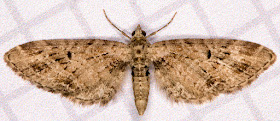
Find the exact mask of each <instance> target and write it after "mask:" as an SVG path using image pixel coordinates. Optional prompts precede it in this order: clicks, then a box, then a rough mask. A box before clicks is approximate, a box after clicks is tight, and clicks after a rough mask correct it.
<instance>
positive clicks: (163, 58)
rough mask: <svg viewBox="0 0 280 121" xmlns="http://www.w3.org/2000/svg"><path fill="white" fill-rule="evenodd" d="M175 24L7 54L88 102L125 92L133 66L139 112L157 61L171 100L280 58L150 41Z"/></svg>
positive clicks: (208, 92) (248, 46)
mask: <svg viewBox="0 0 280 121" xmlns="http://www.w3.org/2000/svg"><path fill="white" fill-rule="evenodd" d="M104 14H105V17H106V19H107V20H108V21H109V22H110V23H111V24H112V25H113V26H114V27H115V28H116V29H118V28H117V27H116V26H115V25H114V24H113V23H112V22H111V21H110V19H109V18H108V17H107V15H106V13H105V11H104ZM175 15H176V13H175V14H174V16H173V17H172V19H171V20H170V21H169V23H171V21H172V20H173V18H174V17H175ZM169 23H167V24H166V25H165V26H163V27H162V28H160V29H159V30H157V31H155V32H153V33H151V34H150V35H148V36H146V32H145V31H143V30H142V29H141V27H140V25H138V26H137V28H136V29H135V31H133V33H132V37H130V36H128V35H127V34H125V33H124V32H123V31H121V30H120V29H118V30H119V31H120V32H121V33H122V34H123V35H124V36H126V37H127V38H129V39H130V40H131V41H130V42H129V44H124V43H121V42H116V41H108V40H100V39H55V40H40V41H32V42H28V43H25V44H22V45H19V46H16V47H14V48H12V49H11V50H9V51H8V52H6V53H5V55H4V60H5V62H6V63H7V65H8V66H9V67H11V68H12V70H13V71H15V72H16V74H17V75H19V76H21V77H22V78H23V79H24V80H28V81H30V82H31V83H32V84H34V85H36V86H37V87H38V88H42V89H43V90H46V91H49V92H52V93H58V94H61V95H62V96H63V97H66V98H68V99H69V100H71V101H73V102H75V103H78V104H81V105H92V104H100V105H106V104H107V103H108V102H109V101H110V100H111V99H112V98H114V96H115V94H116V93H117V92H118V91H119V90H120V87H121V84H122V82H123V77H124V74H125V72H126V67H127V66H130V67H131V69H132V73H131V74H132V82H133V90H134V97H135V105H136V108H137V110H138V113H139V115H143V114H144V111H145V110H146V107H147V103H148V95H149V89H150V86H149V85H150V81H149V66H150V65H151V64H153V65H154V68H155V73H154V74H155V77H156V82H157V85H158V86H159V87H160V89H161V90H163V91H164V92H165V93H166V95H167V97H168V98H169V99H170V100H172V101H175V102H186V103H197V104H200V103H203V102H205V101H208V100H212V99H213V98H215V97H216V96H218V95H219V94H221V93H232V92H236V91H238V90H240V89H242V88H243V87H245V86H247V85H249V84H250V83H251V82H253V81H254V80H256V79H257V77H258V76H259V75H260V74H261V73H262V72H263V71H264V70H266V69H267V68H268V67H269V66H271V65H272V64H273V63H274V62H275V60H276V55H275V53H274V52H273V51H272V50H270V49H268V48H266V47H264V46H262V45H259V44H256V43H253V42H247V41H242V40H234V39H174V40H165V41H160V42H156V43H154V44H150V43H149V41H147V38H148V37H150V36H152V35H155V34H156V33H157V32H158V31H160V30H161V29H163V28H165V27H166V26H167V25H169Z"/></svg>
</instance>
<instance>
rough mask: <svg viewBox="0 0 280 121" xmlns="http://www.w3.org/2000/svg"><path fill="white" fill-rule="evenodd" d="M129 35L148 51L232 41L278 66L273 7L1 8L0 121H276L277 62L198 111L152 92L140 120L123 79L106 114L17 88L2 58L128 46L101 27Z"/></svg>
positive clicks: (34, 0) (168, 3)
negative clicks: (143, 39) (57, 42)
mask: <svg viewBox="0 0 280 121" xmlns="http://www.w3.org/2000/svg"><path fill="white" fill-rule="evenodd" d="M102 9H105V10H106V12H107V14H108V16H109V18H110V19H111V20H112V21H113V22H114V23H115V24H116V25H117V26H118V27H119V28H120V29H122V30H124V31H125V32H126V33H128V34H130V33H131V32H132V31H133V30H134V29H135V27H136V26H137V24H141V26H142V28H143V29H144V30H145V31H146V32H147V33H151V32H153V31H155V30H157V29H158V28H160V27H162V26H163V25H165V24H166V23H167V22H168V21H169V20H170V18H171V17H172V15H173V14H174V13H175V12H176V11H177V12H178V14H177V16H176V17H175V19H174V21H173V23H171V24H170V25H169V26H168V27H167V28H166V29H164V30H162V31H161V32H159V33H158V34H157V35H155V36H153V37H151V38H149V39H148V40H149V41H150V42H152V43H154V42H157V41H162V40H166V39H174V38H198V37H200V38H216V37H218V38H234V39H242V40H247V41H252V42H256V43H259V44H262V45H265V46H267V47H268V48H271V49H272V50H273V51H274V52H275V53H276V54H277V55H278V57H279V58H280V56H279V55H280V54H279V53H280V51H279V49H280V42H279V35H280V1H279V0H173V1H172V0H165V1H163V0H0V120H1V121H4V120H207V121H209V120H279V119H280V115H279V112H280V89H279V87H280V80H279V78H280V76H279V74H280V69H279V68H280V62H279V61H280V59H278V60H277V61H276V63H275V64H274V65H273V66H272V67H270V68H269V70H267V71H266V72H265V73H264V74H262V75H261V76H260V77H259V79H258V80H256V81H255V82H254V83H253V84H252V85H251V86H250V87H248V88H246V89H243V90H242V91H241V92H238V93H236V94H232V95H221V96H219V97H218V98H216V100H214V101H212V102H210V103H205V104H203V105H192V104H174V103H170V102H169V101H168V100H167V99H166V96H165V95H164V94H162V93H161V91H160V90H159V89H158V88H157V86H156V85H155V81H156V80H155V78H154V75H153V71H154V69H153V67H151V68H150V70H151V89H150V96H149V103H148V107H147V110H146V112H145V115H144V116H142V117H139V116H138V114H137V111H136V108H135V105H134V97H133V92H132V82H131V75H130V71H131V70H129V72H128V73H127V76H126V80H125V81H124V84H123V89H122V91H121V92H120V93H118V96H117V98H116V99H114V100H113V101H111V102H110V103H109V105H108V106H106V107H99V106H98V105H94V106H90V107H86V108H84V107H80V106H77V105H74V104H73V103H71V102H69V101H67V100H66V99H64V98H60V96H59V95H54V94H51V93H48V92H44V91H42V90H40V89H37V88H36V87H34V86H32V85H30V84H29V83H28V82H27V81H23V80H22V79H21V78H19V77H18V76H15V74H14V73H13V72H12V71H11V70H10V69H9V68H8V67H7V66H6V64H5V63H4V61H3V55H4V53H5V52H6V51H8V50H9V49H11V48H13V47H15V46H16V45H19V44H23V43H25V42H29V41H33V40H41V39H55V38H102V39H108V40H113V41H120V42H124V43H127V42H129V40H128V39H127V38H125V37H124V36H122V34H121V33H120V32H118V31H117V30H116V29H115V28H113V27H112V26H111V25H110V24H109V23H108V21H106V19H105V17H104V15H103V12H102Z"/></svg>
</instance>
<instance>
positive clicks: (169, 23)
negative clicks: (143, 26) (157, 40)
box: [146, 12, 177, 38]
mask: <svg viewBox="0 0 280 121" xmlns="http://www.w3.org/2000/svg"><path fill="white" fill-rule="evenodd" d="M176 14H177V12H175V14H174V15H173V17H172V18H171V20H170V21H169V22H168V23H167V24H166V25H165V26H163V27H161V28H160V29H159V30H157V31H155V32H153V33H151V34H150V35H148V36H147V37H146V38H148V37H150V36H153V35H155V34H156V33H157V32H159V31H160V30H162V29H163V28H165V27H167V26H168V25H169V24H170V23H171V22H172V21H173V19H174V17H175V15H176Z"/></svg>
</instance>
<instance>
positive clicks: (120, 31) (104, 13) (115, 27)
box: [103, 9, 131, 39]
mask: <svg viewBox="0 0 280 121" xmlns="http://www.w3.org/2000/svg"><path fill="white" fill-rule="evenodd" d="M103 12H104V15H105V17H106V19H107V20H108V21H109V23H110V24H111V25H113V26H114V27H115V28H116V29H117V30H119V31H120V32H121V33H122V34H123V35H124V36H126V37H127V38H129V39H131V38H130V37H129V36H128V35H127V34H125V33H124V32H123V31H122V30H120V29H119V28H118V27H117V26H116V25H114V24H113V23H112V22H111V21H110V19H109V18H108V16H107V15H106V12H105V10H104V9H103Z"/></svg>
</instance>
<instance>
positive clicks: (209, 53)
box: [207, 50, 211, 59]
mask: <svg viewBox="0 0 280 121" xmlns="http://www.w3.org/2000/svg"><path fill="white" fill-rule="evenodd" d="M207 58H208V59H210V58H211V51H210V50H209V51H208V53H207Z"/></svg>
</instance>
